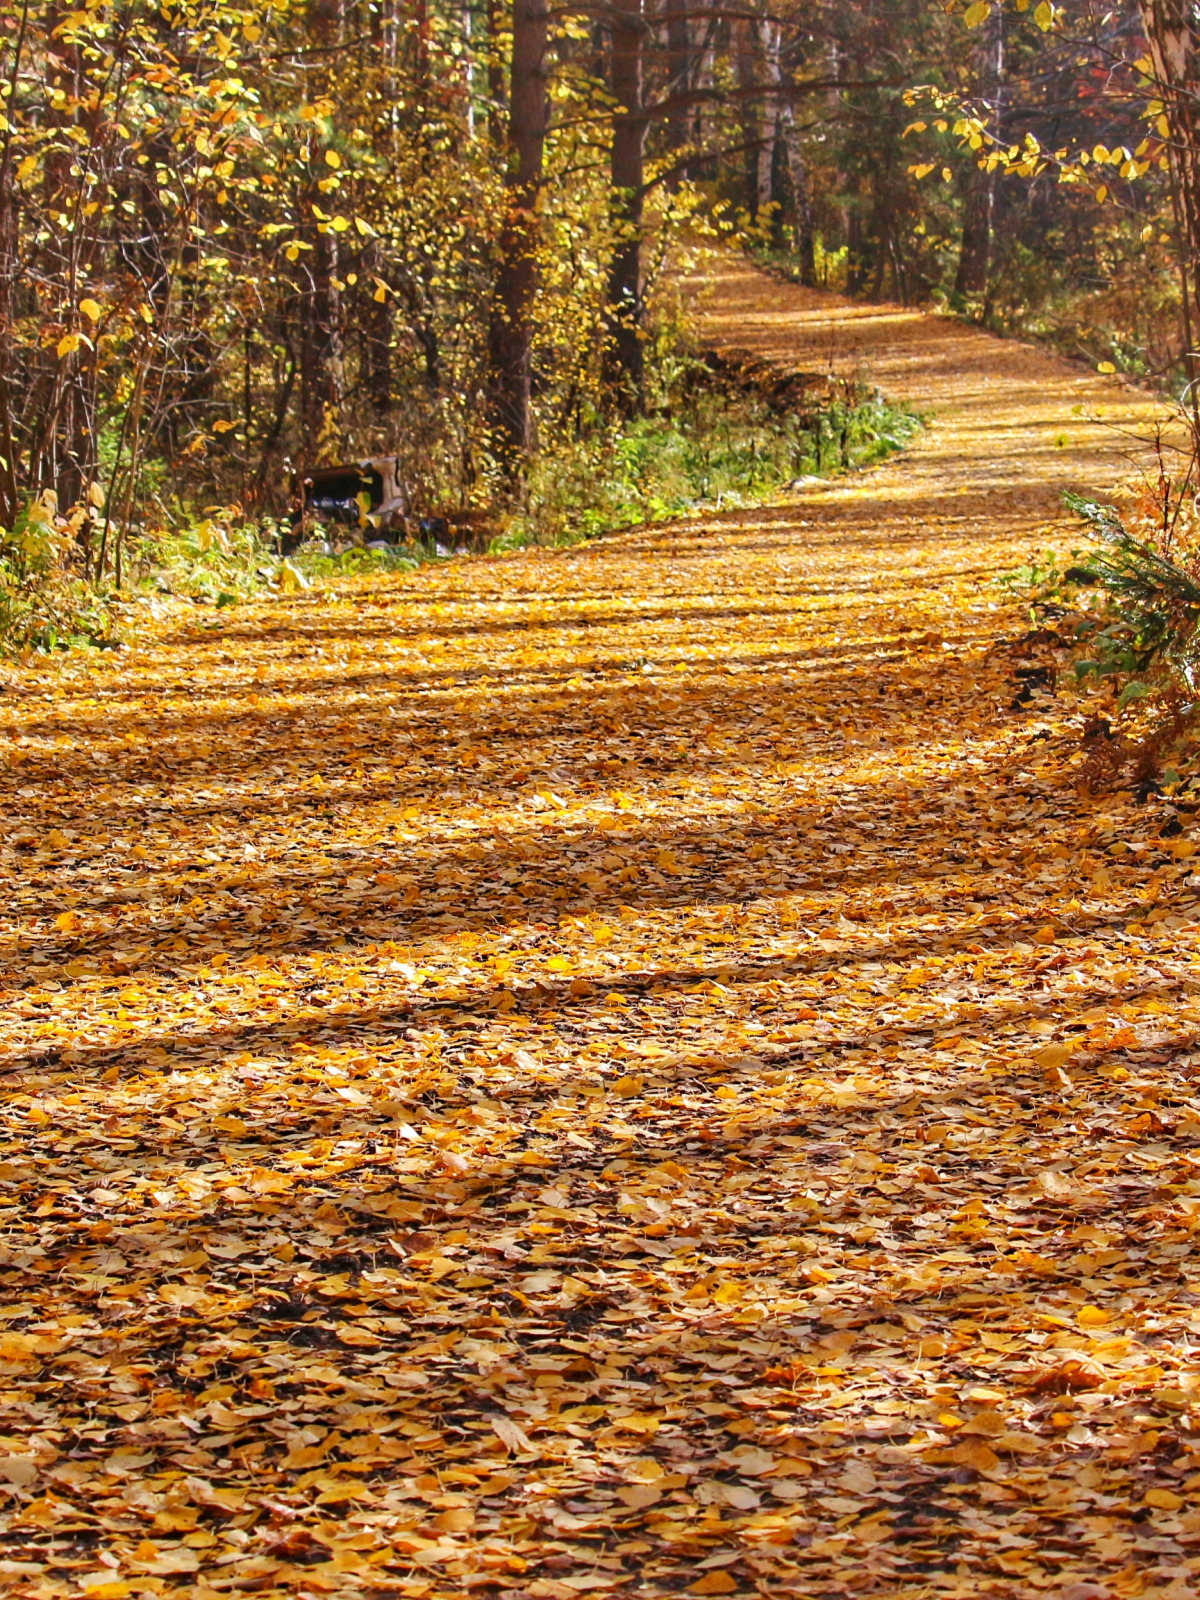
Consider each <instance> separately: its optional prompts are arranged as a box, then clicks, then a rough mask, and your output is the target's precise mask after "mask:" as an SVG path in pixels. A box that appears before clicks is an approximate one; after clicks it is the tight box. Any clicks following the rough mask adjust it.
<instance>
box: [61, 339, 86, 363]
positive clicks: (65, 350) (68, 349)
mask: <svg viewBox="0 0 1200 1600" xmlns="http://www.w3.org/2000/svg"><path fill="white" fill-rule="evenodd" d="M82 342H83V336H82V335H81V334H78V333H64V334H63V336H62V338H61V339H60V340H59V341H58V344H57V345H56V346H55V349H56V351H57V354H58V357H59V359H60V360H61V359H62V357H63V356H72V355H74V354H75V352H76V350H78V349H79V346H80V344H81V343H82Z"/></svg>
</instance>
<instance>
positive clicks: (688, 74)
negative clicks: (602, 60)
mask: <svg viewBox="0 0 1200 1600" xmlns="http://www.w3.org/2000/svg"><path fill="white" fill-rule="evenodd" d="M669 3H670V5H671V10H670V14H669V15H668V17H667V93H668V95H670V96H672V97H678V98H679V99H680V100H681V101H682V100H683V98H684V97H685V96H686V95H687V93H688V90H689V89H690V88H691V86H692V25H691V19H690V17H689V16H688V14H687V0H669ZM690 123H691V118H690V117H689V116H688V111H687V107H686V105H684V104H679V105H673V106H672V108H671V110H670V112H669V113H668V116H667V127H666V139H667V147H668V148H669V149H671V150H676V151H678V150H683V149H684V148H685V147H686V146H687V145H689V144H690V143H691V142H692V139H691V126H690ZM679 176H680V175H679V174H678V173H676V174H674V175H673V176H672V178H671V180H670V186H671V188H672V189H674V188H676V187H677V185H678V182H679Z"/></svg>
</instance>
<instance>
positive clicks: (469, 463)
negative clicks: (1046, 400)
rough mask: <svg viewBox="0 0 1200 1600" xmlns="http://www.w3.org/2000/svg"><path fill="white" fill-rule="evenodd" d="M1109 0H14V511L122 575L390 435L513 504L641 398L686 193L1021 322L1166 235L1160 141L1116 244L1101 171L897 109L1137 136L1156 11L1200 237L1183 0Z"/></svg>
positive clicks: (768, 232) (827, 277) (8, 375)
mask: <svg viewBox="0 0 1200 1600" xmlns="http://www.w3.org/2000/svg"><path fill="white" fill-rule="evenodd" d="M1122 6H1123V7H1124V9H1122V7H1121V6H1118V7H1117V8H1116V10H1114V11H1109V12H1106V13H1105V15H1104V17H1103V18H1099V19H1098V20H1095V21H1086V19H1084V20H1085V21H1086V26H1085V25H1084V22H1080V24H1079V26H1075V24H1074V22H1072V20H1071V17H1070V15H1069V7H1068V8H1067V11H1066V12H1064V16H1065V17H1066V22H1067V23H1069V24H1070V26H1071V28H1072V29H1073V31H1071V32H1067V31H1063V30H1062V29H1059V31H1056V32H1054V33H1052V34H1051V35H1049V36H1043V34H1042V32H1041V31H1040V30H1039V28H1038V27H1037V26H1036V25H1035V23H1034V21H1033V19H1032V14H1031V13H1029V12H1018V11H1016V10H1011V9H1010V10H1009V11H1008V12H1007V13H1006V14H1005V16H1004V17H1003V18H1002V17H1001V12H1000V8H999V7H998V6H996V7H989V6H987V5H984V6H983V8H982V10H983V12H984V13H985V14H986V15H985V16H984V18H983V21H982V23H981V25H980V26H979V27H978V30H977V31H976V32H971V31H970V30H969V29H966V28H964V25H963V16H962V15H961V14H960V15H950V14H948V13H947V11H946V9H945V8H944V7H943V5H941V4H940V3H936V4H935V3H934V0H867V3H866V4H862V3H857V4H852V3H851V0H716V3H713V0H606V3H604V4H601V3H600V0H580V3H579V4H578V5H570V4H568V5H567V6H556V7H553V8H552V7H550V6H549V4H548V0H466V3H465V4H464V3H463V0H362V3H356V4H355V5H353V6H351V5H350V4H349V3H348V0H273V3H272V4H271V5H269V6H267V5H263V6H262V7H261V9H260V8H258V7H256V6H255V5H254V4H253V3H249V4H239V5H237V6H234V5H232V4H230V3H229V0H172V3H171V4H169V5H167V6H162V5H160V4H158V3H152V0H89V4H88V5H87V6H86V7H84V8H81V9H79V10H74V11H69V10H67V9H66V8H63V7H61V6H60V5H59V4H57V3H45V0H0V84H3V86H4V88H5V89H6V98H5V125H4V127H3V129H0V525H2V526H3V527H4V528H6V529H9V530H11V529H12V528H13V527H14V525H15V524H16V523H17V522H18V521H19V519H20V518H21V516H22V515H23V508H25V507H26V506H27V505H28V503H29V501H30V499H31V497H33V496H36V495H40V494H43V493H44V492H45V491H52V492H53V493H54V494H55V495H56V496H57V500H58V503H59V506H60V507H61V508H63V509H64V510H66V509H67V508H70V507H75V508H76V510H77V515H76V518H75V523H74V526H76V528H77V538H78V542H79V547H80V550H81V552H82V556H83V559H84V560H85V561H86V563H87V564H88V565H89V567H91V568H92V569H93V570H95V569H98V568H100V567H104V568H106V569H111V568H112V567H113V565H114V563H116V562H119V560H120V552H121V548H122V541H123V540H124V539H125V538H126V537H127V536H128V534H129V532H130V530H134V531H136V530H137V529H138V528H140V527H151V526H154V525H156V524H160V523H164V522H168V521H170V520H171V519H174V518H178V517H180V516H182V515H184V514H185V512H186V510H187V507H188V506H190V505H194V504H202V503H205V502H216V501H221V502H229V501H231V500H237V501H239V502H240V503H241V504H242V505H243V506H244V507H245V508H246V509H247V510H248V511H255V512H258V511H270V510H279V509H281V508H282V505H283V503H284V501H285V500H286V497H287V486H288V483H289V481H290V478H291V476H292V474H293V473H294V472H295V471H296V470H298V469H301V468H304V467H306V466H309V465H311V464H313V463H316V462H318V461H321V460H325V459H329V458H332V457H337V456H355V455H367V454H373V453H376V452H378V451H380V450H385V449H386V450H389V451H391V450H396V451H398V452H399V453H400V455H401V456H402V458H403V462H404V470H405V474H406V477H407V480H408V482H409V485H410V489H411V492H412V494H413V497H414V499H416V500H417V502H418V503H421V504H424V505H428V506H429V507H431V508H433V507H438V508H452V507H455V506H466V505H472V504H476V503H482V502H486V501H490V500H494V499H495V498H496V497H504V496H512V495H519V494H521V493H522V484H523V481H524V479H525V477H526V473H527V468H528V464H529V463H530V462H531V461H532V460H535V459H537V458H538V456H539V454H540V455H542V456H546V455H553V453H554V452H555V451H556V450H559V449H562V448H564V442H566V441H570V440H573V439H577V438H579V437H582V436H585V435H586V434H587V432H588V430H589V429H597V428H604V427H607V426H609V425H610V421H611V419H612V418H613V417H615V416H628V415H630V414H633V413H636V412H637V411H638V410H639V408H640V407H642V406H643V405H645V404H646V403H647V400H648V397H649V398H652V395H653V373H652V372H650V371H648V369H647V360H646V351H647V348H648V335H649V333H650V332H651V329H650V327H649V320H650V319H651V318H652V315H653V305H654V290H655V284H654V281H653V273H652V271H651V270H650V269H649V268H648V263H650V262H651V261H657V260H658V259H659V257H660V254H661V252H660V251H659V250H657V249H656V250H655V251H654V253H653V255H652V256H651V255H649V254H648V253H647V248H646V247H647V242H648V241H650V240H654V241H655V243H656V245H657V244H660V243H661V242H662V239H663V237H664V233H663V230H664V229H665V228H667V227H668V226H673V225H674V222H673V221H672V219H678V218H681V217H686V216H687V215H688V214H689V213H691V212H696V211H698V212H699V213H700V214H702V215H706V216H708V217H714V216H715V217H720V218H724V219H725V221H726V222H733V223H736V224H737V227H738V229H739V231H740V232H741V233H742V234H743V235H744V236H746V237H748V238H751V239H753V240H754V241H756V242H757V247H759V248H761V249H764V250H772V251H774V252H776V253H777V254H781V255H783V256H786V257H787V258H788V259H789V260H790V262H791V263H792V265H793V267H794V270H795V271H796V272H797V274H798V276H800V278H801V279H802V281H804V282H806V283H829V284H832V285H834V286H836V287H840V288H843V289H847V290H849V291H850V292H851V293H857V294H864V295H869V296H875V297H894V298H897V299H901V300H906V301H920V300H922V299H925V298H927V297H928V296H929V295H930V294H931V293H933V292H935V291H947V292H949V291H950V290H952V289H953V288H954V287H955V286H957V289H958V291H959V293H960V295H961V296H962V297H964V298H965V299H966V300H967V301H968V302H971V303H974V302H975V301H976V300H982V299H984V298H986V299H987V302H988V304H989V305H991V304H992V303H993V302H994V303H995V305H997V306H998V307H1000V308H1001V310H1003V308H1004V307H1005V306H1006V305H1008V304H1009V303H1010V302H1012V301H1014V300H1015V299H1019V298H1020V296H1021V295H1022V294H1024V295H1026V297H1027V298H1032V297H1033V296H1034V291H1035V290H1036V291H1037V292H1038V293H1041V292H1044V291H1045V285H1046V284H1052V283H1056V282H1066V281H1068V280H1070V281H1075V279H1078V280H1079V281H1080V282H1083V281H1084V280H1088V281H1091V279H1097V278H1098V277H1103V276H1104V274H1105V273H1108V272H1110V269H1111V268H1112V260H1110V259H1107V258H1106V257H1105V250H1106V249H1107V250H1108V251H1109V256H1110V257H1112V259H1113V260H1115V259H1116V257H1115V256H1114V255H1113V252H1114V251H1116V250H1117V243H1118V242H1119V241H1120V240H1124V239H1125V238H1126V233H1127V234H1128V235H1129V237H1130V238H1139V237H1140V232H1141V231H1144V230H1145V228H1146V227H1147V226H1149V227H1150V228H1151V232H1152V233H1153V235H1154V238H1153V241H1152V248H1153V249H1155V250H1159V252H1160V255H1161V254H1162V251H1161V247H1160V244H1159V229H1158V219H1157V211H1156V209H1155V208H1158V209H1160V210H1161V208H1162V206H1163V205H1164V204H1165V203H1166V199H1165V196H1166V179H1165V177H1163V178H1161V179H1160V178H1158V177H1157V176H1156V173H1157V169H1156V168H1155V169H1152V170H1151V171H1150V173H1149V177H1148V179H1147V180H1146V182H1144V183H1143V184H1142V185H1141V188H1140V189H1138V190H1137V191H1136V193H1135V189H1134V186H1132V185H1131V183H1130V180H1129V179H1128V178H1127V177H1126V176H1122V175H1121V173H1120V172H1119V171H1113V172H1112V173H1110V174H1109V181H1110V188H1111V191H1112V192H1114V193H1115V192H1116V190H1117V189H1118V188H1119V189H1120V198H1121V204H1122V206H1123V207H1124V208H1125V209H1124V212H1123V213H1121V214H1122V215H1124V216H1127V217H1128V218H1130V219H1133V220H1132V221H1130V222H1129V225H1128V227H1126V233H1121V232H1120V230H1119V229H1116V230H1115V231H1114V229H1112V228H1109V230H1108V233H1107V234H1106V233H1105V228H1106V227H1108V224H1106V223H1103V222H1102V221H1101V220H1099V219H1102V218H1103V217H1104V216H1106V215H1107V214H1108V213H1105V212H1104V210H1103V207H1104V205H1105V204H1106V203H1107V204H1108V205H1109V207H1110V208H1111V193H1110V195H1109V199H1108V201H1107V202H1106V201H1105V197H1104V196H1099V197H1098V188H1099V186H1098V185H1097V184H1095V183H1090V186H1089V184H1084V183H1078V182H1077V183H1075V184H1074V186H1073V187H1072V186H1065V185H1057V186H1052V185H1050V184H1049V182H1048V181H1046V180H1039V181H1041V187H1040V188H1038V187H1037V186H1036V185H1035V186H1034V190H1032V191H1031V189H1030V186H1029V184H1028V183H1027V182H1025V181H1024V180H1017V179H1014V178H1011V177H1009V176H1006V175H1005V173H1004V171H1003V170H1002V169H1001V166H999V165H997V164H995V163H993V164H991V165H990V166H989V165H988V163H987V162H986V161H985V163H984V166H983V167H981V166H980V164H979V163H980V160H981V158H983V157H986V156H987V154H988V152H987V150H986V149H982V150H976V151H972V150H970V149H968V148H966V145H965V142H964V139H963V138H962V137H961V135H956V133H955V131H954V126H953V124H954V118H953V116H951V117H949V118H943V119H942V124H941V126H940V127H939V126H938V125H937V124H936V122H935V120H934V119H926V122H925V127H924V130H923V131H922V132H920V133H911V132H909V131H908V129H909V124H910V123H911V122H912V121H913V119H914V115H915V113H914V111H913V110H912V109H911V108H910V107H909V106H908V105H906V104H905V100H904V92H905V90H906V89H907V88H910V87H912V86H914V85H921V84H930V85H933V86H934V87H935V88H937V89H938V91H939V92H941V93H944V94H945V95H946V96H950V97H957V98H958V100H959V101H963V100H966V101H972V100H973V101H974V102H975V103H977V104H978V105H979V107H980V108H981V109H982V110H983V111H984V112H986V113H987V114H989V115H991V116H992V117H993V120H994V113H995V108H996V106H997V104H998V103H999V101H1000V100H1001V99H1003V101H1004V105H1005V117H1004V122H1003V128H1004V129H1008V128H1009V127H1011V128H1013V129H1017V128H1019V127H1027V126H1032V127H1035V128H1036V129H1038V130H1039V133H1040V135H1041V136H1042V137H1043V140H1044V142H1045V143H1046V145H1047V147H1049V146H1051V145H1053V144H1054V143H1055V142H1056V141H1057V142H1059V143H1064V142H1073V143H1079V142H1080V141H1081V140H1086V141H1087V144H1088V146H1089V147H1091V146H1093V145H1098V144H1104V145H1105V146H1106V147H1108V148H1109V149H1112V148H1115V147H1117V146H1125V145H1129V146H1130V147H1132V145H1134V144H1136V142H1137V139H1136V138H1135V132H1136V131H1137V117H1138V114H1139V106H1138V105H1135V104H1134V103H1133V101H1130V102H1129V103H1128V104H1125V103H1124V102H1121V101H1120V99H1119V97H1118V98H1116V99H1114V97H1113V94H1112V92H1111V86H1112V84H1113V82H1123V81H1124V80H1123V79H1122V78H1121V73H1122V72H1126V69H1124V68H1122V67H1121V66H1120V62H1121V61H1122V60H1124V59H1132V58H1133V57H1135V56H1136V55H1137V53H1138V52H1139V51H1140V50H1141V49H1143V48H1144V46H1143V45H1142V44H1141V42H1140V29H1141V25H1142V21H1141V19H1142V18H1143V17H1144V19H1145V26H1146V29H1147V32H1148V33H1149V35H1150V38H1151V50H1152V53H1153V55H1154V62H1155V66H1154V72H1155V73H1156V74H1157V76H1158V78H1159V79H1161V80H1162V83H1163V86H1164V87H1163V95H1162V99H1163V108H1164V109H1163V111H1162V115H1163V116H1165V117H1166V118H1167V119H1168V120H1169V122H1170V124H1171V128H1172V130H1173V132H1172V139H1171V148H1172V151H1173V160H1174V167H1173V169H1172V170H1173V173H1174V178H1175V189H1176V199H1177V202H1178V204H1179V206H1180V208H1181V216H1182V218H1183V219H1184V224H1185V229H1186V230H1189V231H1187V237H1188V239H1189V241H1190V246H1189V249H1190V259H1200V224H1197V223H1196V221H1195V217H1196V195H1197V192H1198V189H1197V185H1198V181H1200V178H1198V169H1197V166H1196V157H1195V148H1196V138H1195V132H1194V121H1195V116H1196V105H1197V87H1196V70H1195V47H1194V39H1193V37H1192V34H1191V31H1190V30H1191V23H1190V21H1189V17H1190V13H1189V12H1188V11H1187V8H1184V7H1182V6H1181V5H1180V4H1179V3H1178V0H1143V4H1142V6H1141V10H1140V12H1139V10H1138V8H1137V7H1135V6H1133V4H1132V0H1122ZM965 9H966V10H967V20H968V21H970V20H972V18H973V19H974V21H976V22H979V21H980V17H979V13H980V9H981V8H980V6H979V5H978V4H975V5H973V6H971V7H969V8H965ZM1063 26H1064V28H1065V26H1066V24H1064V25H1063ZM1181 30H1182V31H1181ZM1101 72H1103V73H1106V74H1107V78H1105V79H1104V81H1101V79H1100V78H1099V77H1098V76H1097V74H1098V73H1101ZM1126 76H1128V74H1127V73H1126ZM1143 103H1144V102H1143ZM1130 130H1133V131H1130ZM1094 170H1095V167H1094V165H1093V171H1094ZM943 171H944V172H945V173H946V174H947V175H948V176H943ZM1156 183H1157V184H1158V185H1159V187H1158V189H1157V190H1156V189H1155V188H1154V185H1155V184H1156ZM1135 224H1136V226H1135ZM1121 226H1122V227H1125V226H1126V225H1125V224H1124V223H1122V225H1121ZM1131 229H1132V230H1133V231H1132V232H1131V231H1130V230H1131ZM1121 248H1122V249H1124V248H1125V246H1124V245H1123V244H1122V245H1121ZM1129 259H1130V260H1132V259H1133V258H1132V256H1130V258H1129ZM1031 262H1036V263H1037V267H1036V273H1035V272H1034V269H1033V268H1032V267H1031ZM1039 274H1040V277H1038V281H1037V282H1036V283H1034V281H1033V280H1034V278H1035V277H1037V276H1038V275H1039ZM1089 274H1090V275H1091V279H1089V278H1088V275H1089ZM1072 275H1074V277H1073V276H1072ZM1031 284H1032V285H1033V286H1032V287H1030V285H1031ZM1022 285H1024V287H1022ZM1006 297H1007V298H1006Z"/></svg>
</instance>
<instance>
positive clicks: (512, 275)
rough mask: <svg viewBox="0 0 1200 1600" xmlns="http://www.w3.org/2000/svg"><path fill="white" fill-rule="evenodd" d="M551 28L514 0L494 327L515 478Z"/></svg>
mask: <svg viewBox="0 0 1200 1600" xmlns="http://www.w3.org/2000/svg"><path fill="white" fill-rule="evenodd" d="M548 31H549V23H548V11H547V5H546V0H514V5H513V32H512V70H511V75H510V84H509V110H508V137H507V145H508V152H507V155H508V167H507V172H506V174H505V189H506V197H505V214H504V221H503V223H502V225H501V229H500V240H499V246H498V255H499V263H498V268H497V272H496V284H495V289H494V292H493V300H492V309H491V318H490V325H489V329H488V365H489V391H490V392H489V409H490V413H491V416H490V420H491V426H492V441H493V446H494V448H495V451H496V454H497V456H498V458H499V460H500V463H501V465H502V467H503V468H504V470H505V472H506V474H507V475H508V477H509V479H510V481H516V480H518V479H519V478H520V477H521V475H522V473H523V470H524V466H525V460H526V457H527V456H528V454H529V451H530V449H531V447H532V443H533V439H532V429H531V419H530V407H529V400H530V377H531V365H532V352H533V304H534V297H535V295H536V293H537V284H538V263H537V253H538V238H539V227H538V215H537V212H538V199H539V190H540V189H541V183H542V160H543V156H544V152H545V145H546V125H547V101H546V73H547V63H546V48H547V36H548Z"/></svg>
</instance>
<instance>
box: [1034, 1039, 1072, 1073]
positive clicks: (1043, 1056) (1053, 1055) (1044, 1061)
mask: <svg viewBox="0 0 1200 1600" xmlns="http://www.w3.org/2000/svg"><path fill="white" fill-rule="evenodd" d="M1070 1059H1071V1046H1070V1045H1069V1044H1048V1045H1047V1046H1046V1048H1045V1049H1044V1050H1039V1051H1038V1053H1037V1055H1036V1056H1035V1057H1034V1060H1035V1061H1036V1062H1037V1064H1038V1066H1039V1067H1047V1068H1050V1067H1061V1066H1063V1065H1065V1064H1066V1062H1068V1061H1069V1060H1070Z"/></svg>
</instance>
